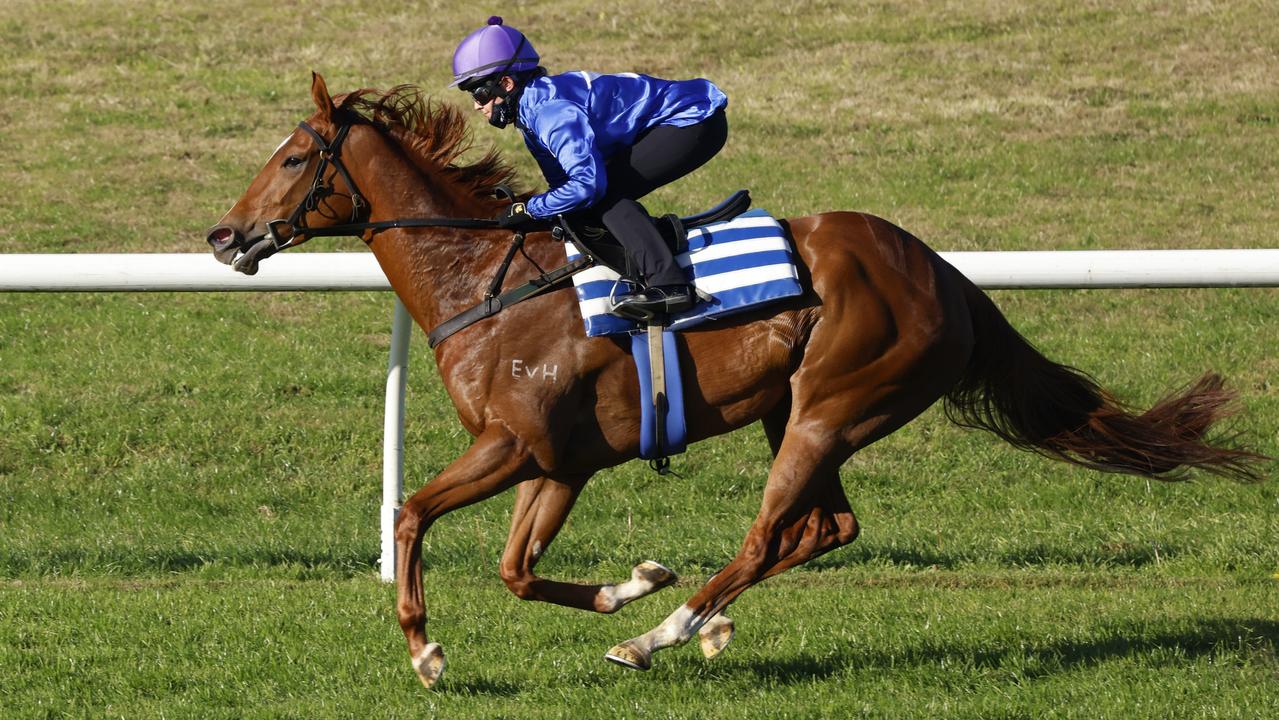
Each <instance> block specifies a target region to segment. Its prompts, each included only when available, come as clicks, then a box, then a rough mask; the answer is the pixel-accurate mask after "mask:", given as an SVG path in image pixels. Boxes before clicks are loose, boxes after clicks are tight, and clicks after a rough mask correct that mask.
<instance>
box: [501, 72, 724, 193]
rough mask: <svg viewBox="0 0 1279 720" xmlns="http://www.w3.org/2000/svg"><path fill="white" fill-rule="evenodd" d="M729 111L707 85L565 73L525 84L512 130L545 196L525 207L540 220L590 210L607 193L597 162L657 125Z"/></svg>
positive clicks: (682, 122)
mask: <svg viewBox="0 0 1279 720" xmlns="http://www.w3.org/2000/svg"><path fill="white" fill-rule="evenodd" d="M727 104H728V97H727V96H725V95H724V93H723V92H722V91H721V90H720V89H719V88H718V87H715V84H714V83H712V82H711V81H709V80H702V79H697V80H677V81H672V80H661V79H659V78H654V77H649V76H647V75H636V74H634V73H623V74H619V75H600V74H598V73H589V72H569V73H564V74H563V75H553V76H544V77H540V78H537V79H535V80H533V81H532V82H530V83H529V84H528V85H527V86H526V87H525V88H524V92H523V94H521V96H520V98H519V112H518V114H517V119H516V123H515V125H516V127H518V128H519V129H520V132H522V133H523V134H524V144H525V145H527V146H528V149H529V152H531V153H533V158H534V159H536V160H537V164H538V165H539V166H540V167H541V168H542V174H543V175H545V176H546V182H547V184H548V185H549V186H550V190H548V191H547V192H545V193H542V194H541V195H535V196H533V197H532V198H530V199H529V201H528V203H527V206H526V207H527V209H528V213H529V214H530V215H532V216H533V217H539V218H546V217H552V216H554V215H557V214H559V213H565V212H569V211H572V210H580V209H582V208H587V207H590V206H591V205H593V204H595V202H596V201H598V200H599V199H600V198H601V197H603V196H604V192H605V190H607V189H608V173H607V172H606V171H605V168H604V163H605V162H606V161H608V159H609V158H610V157H612V156H613V155H614V154H615V153H616V152H618V151H619V150H622V149H624V148H627V147H630V146H631V145H632V144H634V142H635V138H636V137H637V136H638V135H639V134H640V133H642V132H644V131H645V130H647V129H649V128H651V127H655V126H657V125H675V126H685V125H693V124H695V123H699V122H701V121H702V120H705V119H706V118H708V117H710V116H711V115H713V114H715V112H716V111H717V110H719V109H720V108H722V107H724V106H726V105H727Z"/></svg>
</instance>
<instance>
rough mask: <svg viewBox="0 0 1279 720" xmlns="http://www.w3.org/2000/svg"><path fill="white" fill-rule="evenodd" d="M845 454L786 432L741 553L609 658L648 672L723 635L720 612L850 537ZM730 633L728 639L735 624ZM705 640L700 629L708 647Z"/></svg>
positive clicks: (853, 530)
mask: <svg viewBox="0 0 1279 720" xmlns="http://www.w3.org/2000/svg"><path fill="white" fill-rule="evenodd" d="M846 457H847V452H846V451H843V452H832V451H831V448H829V447H823V446H822V445H820V444H816V443H812V442H807V441H805V440H804V439H802V436H801V435H799V434H797V433H793V432H792V433H788V434H787V436H786V438H785V440H784V441H783V443H782V448H781V452H779V454H778V458H777V462H775V463H774V464H773V470H772V472H771V473H770V474H769V481H768V484H767V486H766V487H765V491H764V504H763V507H762V508H761V509H760V513H759V516H758V517H757V518H756V520H755V523H754V524H753V525H752V526H751V529H750V532H748V533H747V536H746V540H745V542H744V543H743V545H742V549H741V550H740V551H739V552H738V554H737V557H735V558H734V559H733V561H732V562H730V563H729V564H728V565H727V566H725V567H724V569H723V570H721V571H720V572H719V573H718V574H716V575H715V576H714V577H712V578H711V579H710V581H709V582H707V584H706V585H705V586H704V587H703V588H702V589H701V590H700V591H698V592H697V594H695V595H694V596H693V597H692V598H691V599H690V600H689V601H688V602H687V603H685V604H684V605H683V606H681V607H680V608H679V609H678V610H676V611H675V612H674V613H672V614H671V615H670V616H669V617H668V618H666V620H665V621H663V622H662V624H661V625H658V626H657V627H656V628H654V629H653V630H651V631H649V632H647V633H645V634H643V635H641V636H639V637H636V638H632V639H630V640H627V641H626V642H624V643H621V644H619V645H617V646H615V647H614V648H613V649H612V650H610V651H609V652H608V654H607V655H606V656H605V657H607V658H608V659H609V660H612V661H613V662H616V663H618V664H621V665H625V666H626V667H630V668H634V669H637V670H647V669H648V668H649V667H651V665H652V654H653V652H655V651H657V650H660V649H662V648H666V647H671V646H673V645H682V644H683V643H685V642H687V641H688V640H689V639H691V638H692V636H693V633H695V632H701V631H702V630H704V629H709V630H710V631H711V632H713V633H722V632H723V621H720V620H718V617H722V616H720V615H719V614H720V613H721V612H722V611H723V610H724V609H725V608H726V607H728V605H729V603H731V602H732V601H733V600H734V599H735V598H736V597H737V596H738V595H740V594H741V593H742V592H743V591H745V590H746V589H747V588H749V587H750V586H752V585H754V584H755V583H758V582H760V581H761V580H763V579H765V578H767V577H770V576H772V575H775V574H777V573H779V572H782V571H783V570H786V569H787V568H791V567H794V566H796V565H800V564H802V563H804V562H807V561H808V560H810V559H812V558H814V557H816V556H818V555H821V554H822V553H825V552H828V551H830V550H833V549H834V548H837V547H839V546H841V545H845V544H847V543H849V542H852V541H853V539H855V538H856V537H857V532H858V527H857V520H856V518H854V517H853V513H852V510H851V509H850V508H849V506H848V499H847V498H846V497H845V496H844V491H843V488H842V487H841V486H840V484H839V475H838V468H839V465H840V464H841V463H842V461H843V459H844V458H846ZM814 459H815V460H814ZM728 632H729V633H730V637H731V626H730V628H729V630H728ZM705 639H706V638H705V633H703V645H704V646H705ZM724 642H725V643H727V640H725V641H724ZM705 651H706V648H705V647H703V652H705Z"/></svg>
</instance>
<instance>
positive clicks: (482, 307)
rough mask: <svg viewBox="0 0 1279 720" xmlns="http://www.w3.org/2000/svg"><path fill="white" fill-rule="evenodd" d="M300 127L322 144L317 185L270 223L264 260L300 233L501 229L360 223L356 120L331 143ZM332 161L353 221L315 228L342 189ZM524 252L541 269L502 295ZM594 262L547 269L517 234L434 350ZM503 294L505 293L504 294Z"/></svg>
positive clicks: (466, 223)
mask: <svg viewBox="0 0 1279 720" xmlns="http://www.w3.org/2000/svg"><path fill="white" fill-rule="evenodd" d="M298 127H300V128H302V129H303V130H305V131H307V132H308V133H310V135H311V137H312V138H313V139H314V140H315V142H316V143H317V144H318V145H319V147H320V163H319V165H318V166H317V167H316V169H315V177H314V178H313V179H312V180H311V189H310V190H309V191H308V192H307V194H306V197H304V198H302V202H300V203H298V206H297V207H296V208H294V210H293V213H292V214H291V215H290V216H289V217H288V219H279V220H272V221H271V222H269V223H267V232H268V234H269V235H270V239H271V247H270V248H267V249H266V250H265V251H264V252H262V253H261V254H260V255H259V256H258V259H259V260H262V259H266V258H268V257H270V256H271V255H274V254H275V253H277V252H280V251H281V250H284V249H287V248H290V247H292V246H294V245H297V244H298V243H297V242H295V241H296V240H297V238H298V237H306V238H313V237H343V236H352V237H361V236H363V235H364V233H366V232H368V231H370V230H372V231H374V232H379V231H382V230H394V229H399V228H431V227H441V228H461V229H468V230H492V229H495V228H498V227H500V226H499V224H498V222H497V220H493V219H487V218H447V217H428V218H401V219H398V220H380V221H377V222H357V221H356V219H357V218H359V217H361V216H363V215H364V214H366V213H367V212H368V211H369V204H368V201H367V200H365V199H364V196H363V195H361V194H360V191H359V189H358V188H356V186H355V180H354V179H352V178H351V174H350V173H349V172H348V171H347V169H346V165H344V164H343V163H342V158H341V150H342V143H343V141H345V140H346V136H347V133H348V132H349V131H350V129H351V124H350V123H347V124H344V125H342V126H341V127H339V128H338V132H337V135H335V136H334V138H333V142H331V143H330V142H327V141H326V140H325V139H324V137H323V136H321V135H320V133H318V132H316V130H315V128H313V127H311V125H310V124H309V123H307V122H306V121H305V120H304V121H302V122H300V123H298ZM330 163H331V164H332V165H333V167H334V169H336V170H337V172H338V174H340V175H341V176H342V179H343V180H344V181H345V182H346V185H347V188H349V189H350V191H351V195H350V197H351V218H350V220H351V221H350V222H347V223H343V224H341V225H329V226H327V227H322V228H311V227H307V226H306V225H305V224H303V223H304V222H305V220H306V214H307V213H308V212H313V211H315V210H316V209H318V208H319V205H320V201H321V200H323V199H324V198H325V197H328V196H329V195H332V194H334V192H336V189H335V188H334V186H332V185H330V184H328V183H326V182H325V181H324V171H325V169H326V168H327V166H328V165H329V164H330ZM497 193H498V195H499V196H505V197H507V198H508V199H512V200H513V199H514V195H513V194H512V193H511V191H510V190H509V189H507V188H505V187H499V188H497ZM285 225H287V226H288V227H289V229H290V230H291V231H292V232H291V233H290V235H289V236H288V237H287V238H282V237H281V236H280V234H279V232H278V229H279V228H280V227H281V226H285ZM517 251H518V252H520V253H521V254H523V255H524V257H525V258H527V259H528V260H529V262H531V263H533V266H534V267H536V268H537V269H538V271H539V273H540V274H539V275H538V276H537V277H536V278H533V279H532V280H530V281H529V282H527V283H525V284H524V285H521V286H520V287H518V288H515V289H514V290H510V291H508V292H505V293H501V290H502V285H503V283H504V282H505V281H506V273H507V271H508V270H510V268H511V262H512V261H513V260H514V259H515V253H516V252H517ZM592 264H594V260H593V258H591V257H590V256H589V255H583V256H581V257H579V258H578V259H576V260H573V261H572V262H569V263H567V264H565V265H562V266H560V267H558V268H556V269H554V270H551V271H550V272H547V271H545V270H542V268H541V266H539V265H538V264H537V263H536V262H534V261H533V259H532V258H530V257H529V256H528V253H526V252H524V233H522V232H516V233H515V236H514V237H513V238H512V239H511V245H510V247H509V248H507V250H506V256H505V257H504V258H503V259H502V263H501V265H499V266H498V269H497V273H496V275H495V276H494V277H493V281H492V282H490V283H489V287H488V291H487V292H485V293H484V300H483V301H482V302H480V303H479V304H478V305H475V306H473V307H471V308H470V309H468V310H465V311H463V312H461V313H458V314H457V315H454V316H453V317H451V318H449V319H448V320H445V321H444V322H442V323H440V324H439V325H438V326H436V327H435V328H434V329H433V330H431V331H430V332H429V333H427V340H428V342H429V344H430V346H431V347H432V348H434V347H435V346H436V345H439V344H440V343H442V342H444V340H445V339H447V338H448V337H450V336H452V335H454V334H455V333H457V332H458V331H460V330H462V329H464V328H467V327H470V326H471V325H474V324H475V323H477V322H479V321H481V320H483V319H485V318H488V317H492V316H493V315H496V314H497V313H499V312H501V311H502V309H503V308H505V307H510V306H511V305H515V304H516V303H520V302H523V301H525V300H528V299H529V298H532V297H535V296H537V295H541V294H542V293H544V292H547V291H549V290H553V289H555V288H558V287H559V286H561V285H563V284H564V282H565V281H566V280H567V279H568V278H570V277H572V276H573V275H576V274H577V273H578V272H581V271H582V270H585V269H586V268H588V267H590V266H591V265H592ZM499 293H501V294H499Z"/></svg>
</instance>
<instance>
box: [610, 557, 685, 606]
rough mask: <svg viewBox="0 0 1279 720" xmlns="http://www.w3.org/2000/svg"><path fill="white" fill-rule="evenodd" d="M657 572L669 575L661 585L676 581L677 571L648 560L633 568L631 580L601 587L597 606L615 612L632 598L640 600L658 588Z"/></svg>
mask: <svg viewBox="0 0 1279 720" xmlns="http://www.w3.org/2000/svg"><path fill="white" fill-rule="evenodd" d="M655 572H660V573H661V574H664V575H666V576H667V579H666V580H665V582H664V584H662V585H661V586H660V587H666V586H667V585H670V584H671V583H673V582H675V573H673V572H671V570H670V568H668V567H666V566H665V565H662V564H661V563H656V562H653V561H652V560H646V561H644V562H643V563H640V564H639V565H636V566H635V568H634V569H633V570H631V579H630V580H627V581H626V582H622V583H618V584H617V585H605V586H604V587H602V588H600V589H599V592H597V593H596V595H595V607H596V608H597V609H600V610H601V611H603V612H613V611H615V610H617V609H618V608H620V607H622V606H623V605H625V604H626V603H628V602H631V601H632V600H638V599H639V598H642V597H644V596H645V595H648V594H650V593H652V592H654V591H656V590H658V589H659V585H658V583H657V582H654V580H653V576H654V573H655Z"/></svg>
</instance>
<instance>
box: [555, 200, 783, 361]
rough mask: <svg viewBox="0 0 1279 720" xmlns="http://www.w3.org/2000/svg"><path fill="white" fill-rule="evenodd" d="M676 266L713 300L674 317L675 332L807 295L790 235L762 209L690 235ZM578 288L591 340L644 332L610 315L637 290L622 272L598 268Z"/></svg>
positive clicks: (579, 278) (582, 276)
mask: <svg viewBox="0 0 1279 720" xmlns="http://www.w3.org/2000/svg"><path fill="white" fill-rule="evenodd" d="M564 247H565V248H566V250H567V253H568V259H569V260H574V259H576V258H577V257H578V255H579V253H578V252H577V248H576V247H574V246H573V244H572V243H566V244H565V245H564ZM675 261H676V262H678V263H679V265H680V267H681V268H683V269H684V275H685V276H686V277H687V278H688V279H689V282H691V283H692V284H693V286H694V287H696V288H697V289H698V290H700V291H701V292H702V293H704V294H706V295H710V296H711V298H712V299H711V300H710V301H704V300H703V301H700V302H698V303H697V304H696V305H694V306H693V307H692V308H690V309H688V310H687V311H685V312H682V313H679V314H676V315H673V316H671V324H670V326H669V327H670V329H672V330H684V329H687V328H691V327H694V326H696V325H699V324H701V323H703V322H706V321H707V320H714V319H717V318H722V317H725V316H727V315H732V314H733V313H737V312H741V311H743V310H748V309H750V308H753V307H755V306H757V305H761V304H764V303H767V302H772V301H774V300H780V299H781V298H787V297H792V296H795V295H799V294H800V293H802V292H803V289H802V288H801V287H800V285H799V273H798V272H797V271H796V269H795V260H794V256H793V251H792V249H791V245H790V241H789V240H788V239H787V238H786V233H785V232H784V231H783V230H782V226H781V225H780V224H779V223H778V222H777V220H776V219H774V218H773V216H772V215H769V214H768V213H767V212H765V211H764V210H760V209H755V210H751V211H749V212H746V213H742V214H741V215H738V216H737V217H735V218H733V219H732V220H729V221H726V222H721V223H715V224H713V225H707V226H705V227H700V228H696V229H694V230H690V231H689V232H688V251H687V252H685V253H682V254H680V255H677V256H675ZM573 284H574V285H575V286H576V288H577V299H578V305H579V306H580V307H581V309H582V321H583V322H584V323H585V324H586V334H587V336H589V337H597V336H599V335H612V334H614V333H625V332H631V331H633V330H638V329H640V328H641V327H642V326H641V325H640V323H638V322H636V321H634V320H630V319H628V318H623V317H618V316H616V315H613V314H610V312H609V309H610V308H611V307H612V305H613V303H614V302H615V301H617V300H620V299H622V298H623V297H625V296H626V295H627V294H629V293H632V292H634V291H635V286H634V285H632V284H631V283H628V282H623V281H622V280H621V278H619V277H618V275H617V273H615V272H613V271H612V270H610V269H608V268H606V267H602V266H599V265H597V266H595V267H592V268H588V269H586V270H583V271H582V272H580V273H578V274H577V275H574V276H573Z"/></svg>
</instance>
